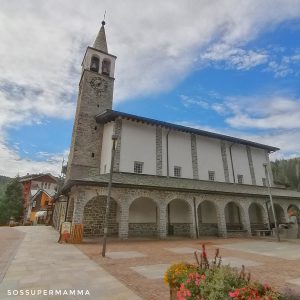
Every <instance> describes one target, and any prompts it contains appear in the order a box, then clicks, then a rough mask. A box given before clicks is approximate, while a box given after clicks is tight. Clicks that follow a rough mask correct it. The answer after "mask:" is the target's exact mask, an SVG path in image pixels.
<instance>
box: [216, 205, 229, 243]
mask: <svg viewBox="0 0 300 300" xmlns="http://www.w3.org/2000/svg"><path fill="white" fill-rule="evenodd" d="M216 211H217V219H218V235H219V236H220V237H224V238H226V237H227V228H226V218H225V205H224V203H216Z"/></svg>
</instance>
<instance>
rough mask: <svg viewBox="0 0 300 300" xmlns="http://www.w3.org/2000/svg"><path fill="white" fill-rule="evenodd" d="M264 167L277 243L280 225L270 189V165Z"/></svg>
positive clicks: (265, 164)
mask: <svg viewBox="0 0 300 300" xmlns="http://www.w3.org/2000/svg"><path fill="white" fill-rule="evenodd" d="M263 166H264V167H265V174H266V181H267V187H268V194H269V198H270V204H271V208H272V214H273V219H274V223H275V231H276V237H277V241H278V242H280V236H279V228H278V223H277V218H276V214H275V208H274V203H273V197H272V192H271V187H270V180H269V171H268V164H267V163H264V164H263Z"/></svg>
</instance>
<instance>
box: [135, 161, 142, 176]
mask: <svg viewBox="0 0 300 300" xmlns="http://www.w3.org/2000/svg"><path fill="white" fill-rule="evenodd" d="M143 166H144V163H143V162H140V161H135V162H134V169H133V171H134V173H137V174H142V173H143Z"/></svg>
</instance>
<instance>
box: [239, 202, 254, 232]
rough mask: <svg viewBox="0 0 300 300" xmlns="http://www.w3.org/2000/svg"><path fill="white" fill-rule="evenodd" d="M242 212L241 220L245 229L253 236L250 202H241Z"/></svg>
mask: <svg viewBox="0 0 300 300" xmlns="http://www.w3.org/2000/svg"><path fill="white" fill-rule="evenodd" d="M239 209H240V213H241V222H242V224H243V227H244V229H245V230H247V232H248V235H249V236H251V235H252V234H251V224H250V217H249V203H241V204H240V207H239Z"/></svg>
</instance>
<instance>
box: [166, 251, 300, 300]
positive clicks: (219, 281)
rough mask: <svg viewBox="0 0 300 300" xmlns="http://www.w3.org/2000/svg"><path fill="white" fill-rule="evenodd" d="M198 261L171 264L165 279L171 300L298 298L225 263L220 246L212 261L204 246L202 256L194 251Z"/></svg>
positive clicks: (267, 299) (284, 299) (276, 299)
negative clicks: (220, 253) (255, 280)
mask: <svg viewBox="0 0 300 300" xmlns="http://www.w3.org/2000/svg"><path fill="white" fill-rule="evenodd" d="M194 255H195V259H196V263H195V264H188V263H184V262H180V263H176V264H173V265H172V266H170V268H169V269H168V270H167V271H166V273H165V277H164V281H165V282H166V283H167V284H168V285H169V287H170V299H171V300H190V299H197V300H222V299H224V300H240V299H244V300H297V299H298V300H299V299H300V295H295V294H293V293H292V292H289V293H285V294H280V293H279V292H277V291H276V290H275V289H273V288H272V287H270V286H269V285H267V284H261V283H259V282H252V281H251V280H250V278H251V275H250V273H247V272H246V271H245V267H244V266H243V267H242V269H241V271H240V272H238V271H237V270H236V269H234V268H231V267H230V266H228V265H227V266H223V265H222V257H221V256H220V255H219V249H217V250H216V253H215V257H214V259H213V260H212V261H209V260H208V258H207V254H206V250H205V245H202V251H201V253H200V255H198V254H197V252H195V253H194Z"/></svg>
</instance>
